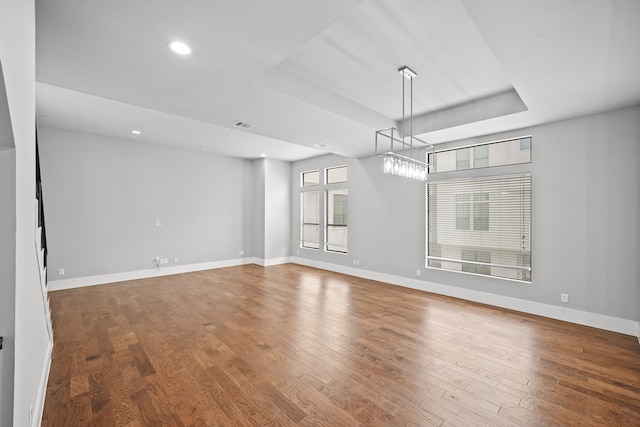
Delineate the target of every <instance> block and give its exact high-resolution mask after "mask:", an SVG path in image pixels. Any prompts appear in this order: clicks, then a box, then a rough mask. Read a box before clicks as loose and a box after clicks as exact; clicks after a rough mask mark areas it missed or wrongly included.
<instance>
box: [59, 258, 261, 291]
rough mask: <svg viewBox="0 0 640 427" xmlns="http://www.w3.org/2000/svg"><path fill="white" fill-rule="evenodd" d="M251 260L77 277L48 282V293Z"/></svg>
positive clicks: (210, 268) (240, 259)
mask: <svg viewBox="0 0 640 427" xmlns="http://www.w3.org/2000/svg"><path fill="white" fill-rule="evenodd" d="M253 260H254V259H253V258H236V259H228V260H223V261H211V262H202V263H198V264H185V265H173V266H165V267H160V269H159V270H158V269H155V268H151V269H147V270H137V271H127V272H123V273H112V274H102V275H99V276H86V277H77V278H74V279H62V280H51V281H49V290H50V291H60V290H63V289H72V288H81V287H84V286H93V285H104V284H105V283H115V282H124V281H127V280H137V279H148V278H150V277H160V276H170V275H172V274H180V273H191V272H193V271H202V270H212V269H215V268H223V267H234V266H236V265H244V264H254V261H253Z"/></svg>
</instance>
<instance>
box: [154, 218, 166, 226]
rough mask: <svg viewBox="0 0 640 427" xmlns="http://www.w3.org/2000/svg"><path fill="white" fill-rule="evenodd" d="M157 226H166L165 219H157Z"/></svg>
mask: <svg viewBox="0 0 640 427" xmlns="http://www.w3.org/2000/svg"><path fill="white" fill-rule="evenodd" d="M156 227H164V219H161V218H158V219H156Z"/></svg>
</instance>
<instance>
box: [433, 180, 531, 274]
mask: <svg viewBox="0 0 640 427" xmlns="http://www.w3.org/2000/svg"><path fill="white" fill-rule="evenodd" d="M427 233H428V240H427V262H426V266H427V267H431V268H442V269H445V270H455V271H465V272H469V273H475V274H483V275H488V276H496V277H503V278H510V279H516V280H522V281H531V174H521V175H504V176H490V177H483V178H471V179H460V180H445V181H439V182H438V181H434V182H429V183H428V184H427Z"/></svg>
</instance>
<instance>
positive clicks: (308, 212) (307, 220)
mask: <svg viewBox="0 0 640 427" xmlns="http://www.w3.org/2000/svg"><path fill="white" fill-rule="evenodd" d="M300 207H301V209H300V210H301V213H300V217H301V218H302V221H301V227H300V247H303V248H310V249H320V192H319V191H305V192H303V193H300Z"/></svg>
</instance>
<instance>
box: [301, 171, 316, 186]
mask: <svg viewBox="0 0 640 427" xmlns="http://www.w3.org/2000/svg"><path fill="white" fill-rule="evenodd" d="M319 184H320V171H309V172H302V186H303V187H310V186H313V185H319Z"/></svg>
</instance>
